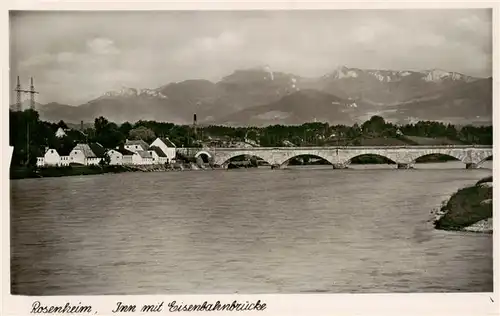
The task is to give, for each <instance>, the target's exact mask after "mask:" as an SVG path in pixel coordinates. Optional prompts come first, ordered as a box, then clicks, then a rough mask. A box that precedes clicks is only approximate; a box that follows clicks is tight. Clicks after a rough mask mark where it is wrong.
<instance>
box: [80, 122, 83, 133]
mask: <svg viewBox="0 0 500 316" xmlns="http://www.w3.org/2000/svg"><path fill="white" fill-rule="evenodd" d="M80 131H82V132H83V121H80Z"/></svg>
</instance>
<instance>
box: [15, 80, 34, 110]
mask: <svg viewBox="0 0 500 316" xmlns="http://www.w3.org/2000/svg"><path fill="white" fill-rule="evenodd" d="M14 91H16V94H17V98H16V111H21V94H23V93H27V94H29V95H30V109H32V110H34V109H35V94H39V92H38V91H36V90H35V85H34V83H33V77H31V80H30V88H29V90H24V89H22V87H21V81H20V79H19V76H17V85H16V88H15V89H14Z"/></svg>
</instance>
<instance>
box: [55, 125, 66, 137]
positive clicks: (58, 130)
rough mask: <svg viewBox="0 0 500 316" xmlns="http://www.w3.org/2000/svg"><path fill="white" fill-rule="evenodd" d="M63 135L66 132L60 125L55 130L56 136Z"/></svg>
mask: <svg viewBox="0 0 500 316" xmlns="http://www.w3.org/2000/svg"><path fill="white" fill-rule="evenodd" d="M64 136H66V132H65V131H64V129H63V128H62V127H59V128H58V129H57V131H56V137H57V138H63V137H64Z"/></svg>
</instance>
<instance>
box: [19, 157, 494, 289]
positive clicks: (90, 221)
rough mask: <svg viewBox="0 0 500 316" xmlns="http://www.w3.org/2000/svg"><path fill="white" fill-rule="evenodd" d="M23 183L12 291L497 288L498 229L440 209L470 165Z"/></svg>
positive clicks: (479, 174)
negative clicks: (441, 227) (468, 229)
mask: <svg viewBox="0 0 500 316" xmlns="http://www.w3.org/2000/svg"><path fill="white" fill-rule="evenodd" d="M352 167H353V168H352V169H350V170H333V169H331V167H325V166H316V167H290V168H289V169H287V170H270V169H268V168H258V169H247V170H214V171H188V172H158V173H122V174H105V175H95V176H80V177H78V176H74V177H62V178H44V179H23V180H11V181H10V185H11V245H12V247H11V269H12V272H11V277H12V293H13V294H24V295H89V294H93V295H104V294H198V293H200V294H201V293H235V292H238V293H319V292H326V293H346V292H350V293H361V292H364V293H375V292H378V293H383V292H478V291H480V292H483V291H493V248H492V244H493V240H492V235H486V234H477V233H462V232H446V231H438V230H434V229H433V227H432V223H431V222H429V219H430V218H431V217H430V212H431V211H432V210H433V209H435V208H438V207H439V206H440V205H441V203H442V201H444V200H446V199H448V198H449V197H450V195H451V194H453V193H454V192H455V191H457V190H458V189H459V188H461V187H464V186H468V185H471V184H474V183H475V182H476V181H477V180H479V179H481V178H483V177H485V176H488V175H491V174H492V170H491V163H490V162H489V167H488V166H486V168H484V169H476V170H466V169H465V167H464V165H463V164H461V163H455V162H451V163H438V164H422V165H417V168H416V169H414V170H394V169H393V167H392V166H352Z"/></svg>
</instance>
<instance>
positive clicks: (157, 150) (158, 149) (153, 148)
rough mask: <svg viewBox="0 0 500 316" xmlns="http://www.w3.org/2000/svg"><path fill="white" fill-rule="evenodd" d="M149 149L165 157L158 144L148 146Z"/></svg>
mask: <svg viewBox="0 0 500 316" xmlns="http://www.w3.org/2000/svg"><path fill="white" fill-rule="evenodd" d="M149 150H152V151H154V152H155V153H156V154H157V155H158V157H167V155H166V154H165V153H164V152H163V150H161V148H160V147H158V146H151V147H149Z"/></svg>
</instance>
